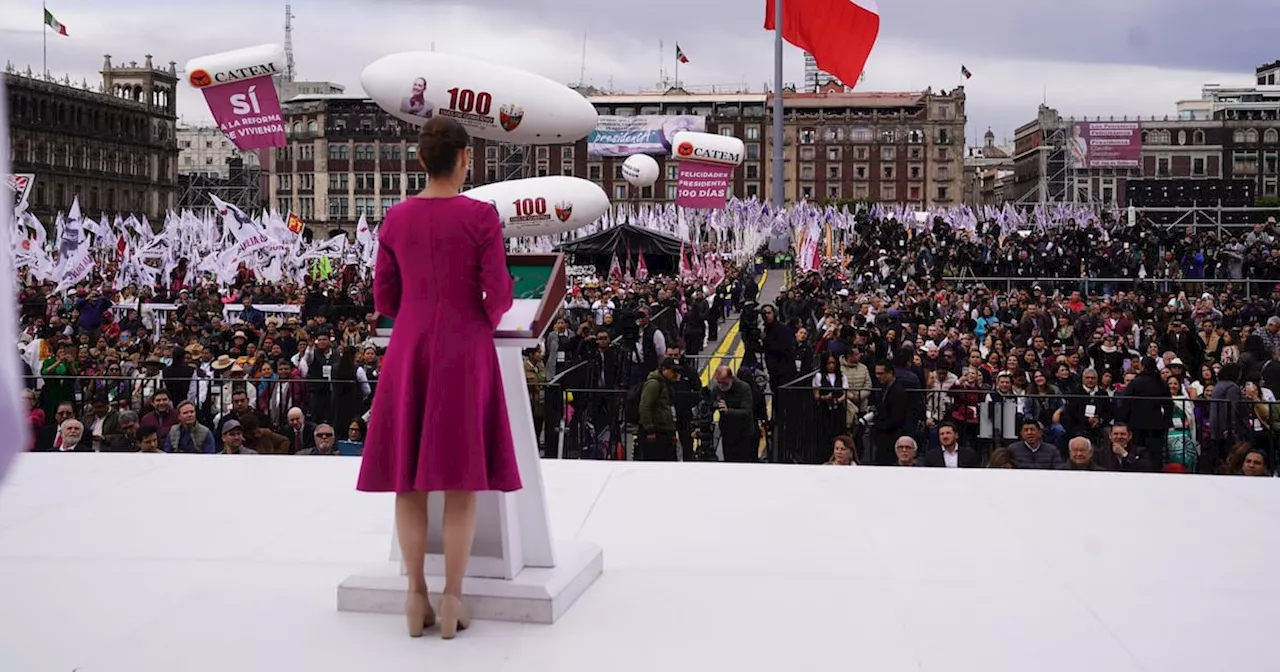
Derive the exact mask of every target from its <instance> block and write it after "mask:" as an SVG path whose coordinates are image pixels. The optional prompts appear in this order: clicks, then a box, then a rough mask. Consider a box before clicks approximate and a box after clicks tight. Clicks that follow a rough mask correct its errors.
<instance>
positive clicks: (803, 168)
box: [800, 163, 814, 180]
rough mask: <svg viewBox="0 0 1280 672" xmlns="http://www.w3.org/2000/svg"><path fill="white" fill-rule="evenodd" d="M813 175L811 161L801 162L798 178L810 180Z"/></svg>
mask: <svg viewBox="0 0 1280 672" xmlns="http://www.w3.org/2000/svg"><path fill="white" fill-rule="evenodd" d="M813 175H814V172H813V164H812V163H802V164H800V179H802V180H812V179H813Z"/></svg>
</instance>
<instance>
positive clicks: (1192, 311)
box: [19, 216, 1280, 475]
mask: <svg viewBox="0 0 1280 672" xmlns="http://www.w3.org/2000/svg"><path fill="white" fill-rule="evenodd" d="M842 237H843V239H844V243H843V244H842V245H840V246H837V248H838V249H836V250H835V252H834V253H833V254H831V255H830V256H828V257H827V258H826V259H824V260H823V263H822V264H821V266H820V267H813V266H812V265H811V264H810V265H806V264H803V263H801V264H800V265H801V266H806V267H807V268H808V270H800V269H799V268H793V267H794V265H795V264H794V263H793V260H794V259H795V258H796V257H797V255H796V254H795V250H785V251H775V250H770V249H769V248H768V247H767V246H765V247H762V248H761V249H760V250H759V252H758V253H757V254H756V255H755V256H754V257H752V256H750V255H748V256H747V257H746V258H745V260H744V259H743V258H742V257H741V255H739V256H737V257H734V258H728V256H727V255H726V259H725V263H724V266H723V269H724V275H723V277H722V278H715V279H714V281H713V280H708V279H707V278H705V277H704V278H697V277H691V276H690V275H685V276H684V277H679V276H678V274H672V275H660V274H659V275H655V276H654V277H652V278H648V279H646V280H643V281H640V280H635V279H632V278H630V277H627V278H620V277H616V276H615V277H610V278H605V277H579V278H575V279H574V280H573V281H572V286H571V288H570V293H569V296H568V298H567V299H566V301H565V305H564V307H563V310H562V312H561V314H560V316H559V317H558V319H556V320H555V322H554V324H553V327H552V328H551V330H550V331H549V332H548V333H547V335H546V337H545V339H544V341H543V345H542V346H541V347H539V348H536V349H534V350H531V351H527V352H526V375H527V381H528V383H529V392H530V396H531V400H532V402H533V403H532V407H533V409H534V411H533V413H534V416H535V424H536V426H537V429H538V431H539V436H540V438H541V439H542V442H543V445H542V449H543V454H544V456H546V457H548V458H554V457H585V458H598V459H645V460H686V461H688V460H723V461H730V462H755V461H760V460H768V461H778V462H800V463H812V464H822V463H829V464H879V465H902V466H907V465H920V466H938V467H955V466H959V467H971V466H982V465H990V466H1015V467H1020V468H1077V469H1116V470H1151V471H1157V470H1164V471H1179V470H1181V471H1191V472H1202V473H1247V474H1255V475H1257V474H1262V473H1265V474H1270V473H1273V471H1274V470H1275V463H1276V458H1277V455H1276V445H1277V437H1278V436H1280V404H1277V402H1276V395H1277V393H1278V392H1280V316H1277V309H1278V306H1280V285H1278V284H1275V283H1280V231H1277V226H1276V224H1275V221H1274V220H1269V221H1267V222H1266V223H1264V224H1260V225H1258V226H1254V227H1247V228H1243V229H1239V230H1234V231H1233V230H1225V231H1221V230H1217V229H1205V228H1188V229H1185V230H1182V229H1168V228H1163V227H1157V226H1153V225H1150V224H1147V223H1141V222H1140V223H1138V224H1136V225H1132V224H1129V223H1127V222H1123V221H1112V220H1109V219H1108V218H1106V217H1101V218H1099V219H1098V220H1096V221H1090V222H1074V221H1066V222H1056V223H1052V224H1050V225H1045V226H1037V227H1035V228H1032V229H1030V230H1027V231H1023V232H1011V233H1010V232H1005V233H1002V232H1001V231H1000V229H999V227H997V226H995V225H994V224H993V223H984V224H979V225H978V226H977V227H975V228H972V229H966V228H957V227H952V226H951V225H949V224H947V223H946V222H945V221H943V220H941V219H939V220H935V221H934V222H932V223H931V224H930V225H929V226H924V227H918V226H911V225H909V224H908V225H904V224H902V223H900V222H898V221H896V220H894V219H890V218H885V219H873V218H868V217H865V216H864V217H862V218H860V220H859V223H858V226H856V227H854V228H853V229H851V230H848V231H846V232H844V233H843V236H842ZM735 260H737V262H738V263H735ZM765 267H782V268H780V269H779V270H778V271H774V272H775V273H779V274H785V276H786V278H787V280H786V286H785V287H784V288H783V291H781V292H780V293H779V294H778V295H777V296H768V297H763V298H762V297H760V296H759V292H760V283H759V278H760V273H761V272H762V271H763V270H764V268H765ZM348 271H351V272H348ZM367 275H368V274H367V273H361V272H359V269H346V270H344V271H343V272H341V273H339V274H337V275H336V276H334V277H332V278H329V279H326V280H315V279H312V278H308V280H307V281H306V283H304V284H301V285H295V284H292V283H289V282H284V281H282V282H274V283H273V282H262V281H259V280H256V279H255V278H254V277H253V274H251V273H247V274H245V275H244V277H241V278H238V279H237V282H236V283H235V284H233V285H232V286H230V287H223V286H220V285H219V284H217V283H216V282H214V281H213V280H212V279H210V280H208V281H204V282H197V283H196V284H194V285H190V286H187V285H181V284H176V283H174V284H170V285H169V286H166V287H154V288H153V287H135V286H132V285H130V286H126V287H124V288H123V289H121V290H120V291H115V290H113V289H112V284H113V282H112V277H111V269H110V267H109V266H108V267H107V268H106V269H105V273H104V275H98V274H96V273H95V275H94V276H93V277H91V278H90V279H89V280H87V281H86V282H83V283H81V284H80V285H79V286H78V287H76V288H74V290H73V291H72V292H69V293H58V292H55V291H54V287H53V286H52V284H50V283H39V282H36V281H35V280H33V279H32V278H30V277H29V276H27V275H26V274H25V273H20V275H19V280H20V283H19V301H20V305H21V320H22V324H21V326H22V330H23V332H22V339H21V340H22V342H21V343H20V344H19V352H20V356H22V358H23V361H24V366H25V367H26V375H27V396H28V403H29V404H30V406H31V412H30V420H31V426H32V430H33V436H34V439H33V441H32V445H31V449H32V450H39V451H105V452H112V451H164V452H195V453H217V452H225V453H261V454H359V451H360V446H361V443H362V441H363V436H364V433H365V430H366V422H367V416H368V410H369V408H370V405H371V403H372V400H373V398H374V396H375V394H376V390H377V380H378V375H379V370H380V360H381V357H382V354H383V353H382V350H381V349H380V348H379V347H378V346H377V345H376V344H375V339H374V338H373V337H374V336H375V335H377V334H378V328H379V323H378V317H377V316H376V314H375V313H374V309H373V306H372V300H371V298H370V292H369V283H368V281H367V280H366V279H365V276H367ZM965 276H971V277H978V278H983V277H998V278H1005V279H1007V281H1006V282H1002V283H998V284H997V283H985V284H984V283H983V282H977V281H964V280H960V279H958V278H962V277H965ZM1088 278H1107V279H1108V280H1106V281H1103V282H1090V283H1088V284H1085V280H1086V279H1088ZM1114 279H1123V280H1122V281H1121V280H1114ZM1246 279H1247V280H1248V281H1250V282H1252V283H1253V284H1252V285H1250V291H1249V292H1243V291H1240V287H1239V286H1235V285H1232V284H1231V281H1233V280H1239V281H1244V280H1246ZM1264 279H1265V280H1268V281H1272V280H1274V281H1275V283H1272V284H1268V285H1265V286H1264V285H1261V284H1259V281H1260V280H1264ZM1210 281H1215V282H1210ZM150 303H169V304H175V305H176V310H174V311H173V312H172V313H171V314H170V315H169V316H168V318H167V319H165V320H163V321H162V323H161V321H160V320H158V319H157V317H156V315H154V314H149V311H148V308H147V305H148V304H150ZM227 304H236V305H239V306H240V307H241V308H242V310H241V311H240V312H238V313H237V314H236V315H235V318H234V320H228V319H226V313H224V307H225V306H226V305H227ZM275 304H292V305H296V306H298V309H297V313H296V314H293V315H290V316H288V317H281V316H279V315H272V316H270V317H268V316H267V315H266V314H265V313H264V312H263V311H261V310H259V309H258V308H256V306H260V305H275ZM735 330H736V332H737V333H736V334H733V333H729V332H732V331H735ZM722 337H725V338H730V339H733V338H735V337H737V338H740V339H741V343H742V344H743V346H744V347H745V353H746V354H745V357H744V358H743V359H742V360H741V361H734V362H732V363H733V366H711V367H708V366H707V362H708V361H709V358H708V357H707V354H706V353H707V352H708V350H709V348H710V347H712V346H714V345H715V344H717V343H719V342H720V341H721V339H722ZM719 363H721V364H724V363H727V362H726V361H724V360H722V361H719ZM708 368H709V370H704V369H708Z"/></svg>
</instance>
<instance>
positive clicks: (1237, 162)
mask: <svg viewBox="0 0 1280 672" xmlns="http://www.w3.org/2000/svg"><path fill="white" fill-rule="evenodd" d="M1231 173H1232V174H1233V175H1257V174H1258V153H1257V152H1235V153H1234V154H1233V155H1232V157H1231Z"/></svg>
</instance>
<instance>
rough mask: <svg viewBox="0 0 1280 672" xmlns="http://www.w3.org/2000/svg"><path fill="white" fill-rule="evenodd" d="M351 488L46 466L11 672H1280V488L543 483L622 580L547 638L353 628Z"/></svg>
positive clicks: (824, 481)
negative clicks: (340, 599)
mask: <svg viewBox="0 0 1280 672" xmlns="http://www.w3.org/2000/svg"><path fill="white" fill-rule="evenodd" d="M357 466H358V461H357V460H355V459H347V458H332V459H323V458H313V459H304V458H275V457H252V456H250V457H227V456H213V457H203V456H180V455H156V456H148V455H81V454H73V455H60V454H52V455H28V456H25V457H23V458H21V459H20V461H19V463H18V468H17V471H16V473H14V474H12V476H11V478H10V480H9V481H8V482H7V483H5V484H4V486H3V488H0V670H4V671H5V672H9V671H13V672H45V671H49V672H72V670H79V672H161V671H163V672H204V671H209V672H226V671H227V670H237V671H258V670H262V671H264V672H265V671H273V670H307V671H308V672H330V671H333V672H338V671H342V672H350V671H351V670H371V671H372V670H376V671H377V672H399V671H405V672H408V671H415V672H417V671H420V670H449V671H450V672H499V671H503V672H542V671H546V672H551V671H555V672H578V671H581V672H601V671H602V670H608V671H610V672H655V671H661V670H701V671H707V672H711V671H715V670H734V671H735V672H745V671H753V670H768V671H770V672H776V671H777V670H797V671H800V670H804V671H808V670H837V669H858V670H871V671H874V672H896V671H898V670H902V671H908V670H910V671H912V672H920V671H922V670H923V671H926V672H934V671H944V670H945V671H948V672H955V671H966V672H967V671H970V670H972V671H975V672H977V671H981V672H1005V671H1008V672H1015V671H1016V672H1025V671H1026V670H1036V671H1037V672H1049V671H1058V670H1061V671H1063V672H1079V671H1080V670H1099V671H1106V672H1127V671H1130V670H1132V671H1138V670H1144V671H1148V672H1154V671H1159V672H1182V671H1184V670H1186V671H1191V670H1195V671H1197V672H1200V671H1202V670H1231V672H1246V671H1251V670H1258V671H1264V670H1266V671H1268V672H1273V671H1274V670H1277V669H1280V651H1277V650H1276V649H1275V647H1272V646H1269V645H1268V644H1267V643H1268V642H1269V641H1270V636H1271V634H1272V631H1273V629H1274V626H1275V623H1276V622H1277V621H1280V586H1278V585H1277V584H1276V582H1275V580H1274V579H1273V576H1272V572H1271V571H1270V568H1271V567H1272V566H1274V565H1275V564H1276V562H1277V561H1280V530H1277V526H1276V525H1275V521H1276V520H1277V519H1280V487H1277V483H1276V481H1275V480H1273V479H1269V478H1253V479H1249V478H1221V477H1195V476H1178V475H1162V474H1154V475H1127V474H1097V473H1079V474H1066V473H1043V472H1014V471H1007V470H992V471H959V472H957V471H944V470H940V469H934V470H925V469H911V470H895V469H878V468H870V467H856V468H849V469H837V468H828V467H786V466H762V465H723V464H627V463H624V464H611V463H584V462H546V463H544V469H545V474H546V481H547V495H548V505H549V508H550V512H551V526H552V531H553V533H554V535H555V537H557V538H560V539H578V540H585V541H592V542H596V543H598V544H600V545H601V546H602V547H603V548H604V551H605V572H604V575H603V576H602V577H601V578H600V579H599V580H597V581H596V583H595V585H594V586H592V587H591V588H590V589H589V590H587V592H586V593H585V594H584V595H583V596H582V598H581V599H580V600H579V601H578V602H577V604H576V605H574V606H573V607H572V608H571V609H570V610H569V611H568V613H567V614H566V615H565V616H564V618H562V619H560V621H559V622H558V623H556V624H555V625H553V626H540V625H527V624H517V623H504V622H477V623H475V624H474V626H473V628H472V629H471V630H468V631H467V632H464V633H462V634H461V635H459V638H458V639H456V640H454V641H451V642H445V641H441V640H440V639H439V638H438V637H427V638H425V639H420V640H415V639H410V638H409V637H407V636H406V635H405V634H404V624H403V619H402V618H401V617H396V616H384V615H370V614H353V613H340V612H339V611H338V610H337V608H336V604H335V601H336V600H335V587H336V586H337V585H338V584H339V583H340V582H342V581H343V580H344V579H346V578H347V577H348V576H350V575H351V574H352V573H355V572H359V571H361V570H363V569H367V567H368V566H370V565H371V564H377V563H380V562H385V560H386V557H387V549H388V543H389V539H390V535H391V515H390V514H391V499H390V497H389V496H376V495H365V494H360V493H357V492H355V491H354V490H353V486H354V483H355V476H356V470H357Z"/></svg>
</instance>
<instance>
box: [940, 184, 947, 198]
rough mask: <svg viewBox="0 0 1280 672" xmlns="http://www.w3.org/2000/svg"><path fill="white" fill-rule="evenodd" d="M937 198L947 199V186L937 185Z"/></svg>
mask: <svg viewBox="0 0 1280 672" xmlns="http://www.w3.org/2000/svg"><path fill="white" fill-rule="evenodd" d="M938 200H939V201H945V200H947V187H946V186H945V185H938Z"/></svg>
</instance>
